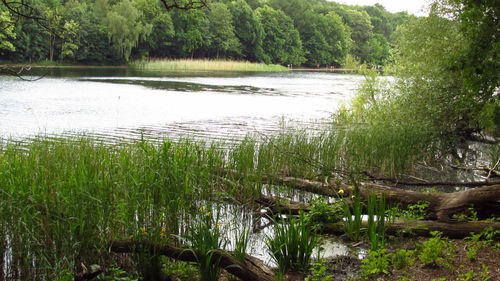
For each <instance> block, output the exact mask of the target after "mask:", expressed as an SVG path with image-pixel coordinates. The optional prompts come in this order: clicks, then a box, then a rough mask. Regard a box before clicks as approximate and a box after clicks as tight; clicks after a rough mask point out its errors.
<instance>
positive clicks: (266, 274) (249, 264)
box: [109, 240, 275, 281]
mask: <svg viewBox="0 0 500 281" xmlns="http://www.w3.org/2000/svg"><path fill="white" fill-rule="evenodd" d="M109 248H110V250H111V251H112V252H115V253H137V252H141V251H144V250H149V251H150V252H155V253H158V254H159V255H162V256H167V257H170V258H173V259H176V260H180V261H187V262H197V261H198V258H197V257H198V256H199V254H198V253H197V252H196V251H193V250H186V249H181V248H177V247H174V246H171V245H163V244H158V243H153V242H149V241H130V240H125V241H112V242H110V244H109ZM212 257H213V260H216V261H218V263H219V266H220V267H221V268H223V269H225V270H226V271H227V272H229V273H231V274H233V275H234V276H236V277H238V278H240V279H241V280H243V281H274V280H275V276H274V272H273V271H272V270H271V269H270V268H269V267H267V266H266V265H265V264H264V263H263V262H262V261H260V260H259V259H257V258H255V257H251V256H248V255H247V256H246V258H245V261H244V262H240V261H238V260H236V259H235V258H234V257H232V256H230V255H229V254H227V253H226V252H224V251H222V250H216V251H214V252H213V254H212Z"/></svg>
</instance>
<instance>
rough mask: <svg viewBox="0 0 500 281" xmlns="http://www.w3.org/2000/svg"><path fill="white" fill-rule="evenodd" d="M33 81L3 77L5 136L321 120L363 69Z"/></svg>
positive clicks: (204, 133) (132, 133)
mask: <svg viewBox="0 0 500 281" xmlns="http://www.w3.org/2000/svg"><path fill="white" fill-rule="evenodd" d="M34 71H35V73H32V74H33V75H35V76H36V75H46V76H45V77H44V78H43V79H41V80H38V81H35V82H28V81H22V80H20V79H18V78H16V77H6V76H3V77H0V136H2V137H3V138H16V139H19V138H30V137H32V136H35V135H40V134H41V135H75V134H77V135H80V134H85V135H89V136H94V137H98V138H104V139H106V140H123V139H125V140H126V139H137V138H140V137H145V138H152V139H161V138H164V137H173V138H177V137H184V136H190V137H194V138H209V139H211V138H217V139H230V140H231V139H238V138H241V137H243V136H245V135H247V134H249V133H254V134H270V133H272V132H274V131H277V130H279V129H280V128H281V127H282V126H283V123H285V124H286V125H288V126H294V127H300V126H311V125H312V124H315V125H317V124H320V123H321V122H325V121H326V119H327V118H328V117H329V116H330V115H331V113H333V112H335V111H336V110H337V109H338V108H339V106H341V105H342V104H345V103H346V102H348V101H349V100H350V99H351V98H352V96H353V94H354V92H355V91H356V89H357V84H358V83H359V82H360V81H362V80H363V79H364V78H363V76H359V75H348V74H334V73H325V72H286V73H266V72H259V73H248V72H247V73H245V72H175V73H158V72H139V71H133V70H129V69H123V68H117V69H100V68H94V69H92V68H85V69H78V68H71V69H36V70H34Z"/></svg>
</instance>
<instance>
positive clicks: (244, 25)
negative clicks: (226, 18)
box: [228, 0, 264, 61]
mask: <svg viewBox="0 0 500 281" xmlns="http://www.w3.org/2000/svg"><path fill="white" fill-rule="evenodd" d="M228 7H229V10H230V11H231V14H232V16H233V24H234V32H235V34H236V37H238V39H239V41H240V43H241V45H242V56H243V58H245V59H247V60H251V61H262V60H264V59H263V57H262V54H263V50H262V37H263V34H264V30H263V29H262V24H261V23H260V21H259V19H258V18H257V16H256V15H255V13H254V11H253V10H252V8H251V7H250V6H249V5H248V4H247V3H246V2H245V1H244V0H236V1H234V2H231V3H229V4H228ZM234 19H237V20H234Z"/></svg>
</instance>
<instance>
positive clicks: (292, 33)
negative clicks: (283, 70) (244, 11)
mask: <svg viewBox="0 0 500 281" xmlns="http://www.w3.org/2000/svg"><path fill="white" fill-rule="evenodd" d="M256 13H257V15H258V17H259V19H260V21H261V23H262V27H263V29H264V34H265V36H264V40H263V49H264V53H265V55H267V56H269V58H270V60H271V62H273V63H279V64H294V65H301V64H302V63H303V62H304V61H305V58H304V51H303V50H302V41H301V40H300V35H299V32H298V31H297V29H295V27H294V26H293V21H292V19H291V18H290V17H289V16H287V15H286V14H285V13H284V12H283V11H280V10H275V9H273V8H271V7H269V6H267V5H266V6H264V7H262V8H258V9H257V10H256Z"/></svg>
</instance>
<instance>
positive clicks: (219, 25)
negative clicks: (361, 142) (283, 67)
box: [0, 0, 408, 67]
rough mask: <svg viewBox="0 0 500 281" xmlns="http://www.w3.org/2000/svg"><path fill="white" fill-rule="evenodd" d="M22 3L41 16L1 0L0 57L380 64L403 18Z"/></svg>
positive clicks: (291, 7)
mask: <svg viewBox="0 0 500 281" xmlns="http://www.w3.org/2000/svg"><path fill="white" fill-rule="evenodd" d="M179 3H180V2H179ZM28 4H29V6H30V7H32V8H33V12H34V13H35V14H37V15H38V16H40V17H42V18H43V19H44V20H43V21H33V20H30V19H29V18H16V17H11V15H10V14H9V12H8V11H7V10H6V9H3V6H4V3H0V10H1V13H2V19H1V22H2V23H9V22H12V23H14V22H15V24H7V25H6V26H7V27H8V28H3V29H2V32H1V36H2V39H1V41H0V42H2V44H3V47H2V49H3V50H4V52H3V53H2V54H0V56H1V58H2V59H4V60H12V61H21V62H22V61H29V60H30V59H31V60H35V61H41V60H47V59H48V60H50V61H53V60H68V61H74V62H78V63H100V64H118V63H123V62H127V61H128V60H130V59H146V58H194V57H196V58H207V57H208V58H216V57H224V58H234V59H245V60H249V61H258V62H264V63H277V64H295V65H301V64H303V63H304V64H305V65H307V66H316V65H332V66H336V67H338V66H340V65H343V64H344V61H345V60H346V57H347V55H351V57H352V56H355V57H358V58H361V60H362V61H363V62H369V63H372V64H380V63H381V62H382V61H383V62H384V63H385V56H386V54H388V53H389V49H390V48H391V47H390V46H389V44H386V42H390V41H391V36H392V33H393V32H394V30H395V28H396V26H398V25H400V24H402V23H403V22H405V21H406V20H407V18H408V16H407V15H406V16H405V15H401V14H400V13H399V14H391V13H389V12H387V11H386V10H385V9H384V8H383V7H381V6H373V7H357V6H348V5H339V4H337V3H333V2H330V1H326V0H317V1H312V2H311V1H308V0H293V1H290V0H289V1H283V0H273V1H266V2H262V1H256V0H253V1H251V0H246V1H245V0H232V1H210V3H209V4H208V6H207V7H200V9H189V10H179V9H173V10H165V7H164V5H163V4H162V3H161V2H160V1H156V2H151V1H147V0H87V1H76V0H68V1H44V0H31V1H30V2H29V3H28ZM264 4H268V5H269V6H267V7H268V8H270V9H272V10H273V11H275V12H276V14H273V15H271V16H270V17H275V21H270V20H267V19H265V17H264V18H263V17H262V15H261V16H258V13H257V11H258V10H259V9H260V10H262V9H264V10H267V8H266V5H264ZM263 20H264V21H263ZM372 26H373V27H372ZM266 29H267V31H266ZM75 31H76V32H75ZM269 40H271V41H269ZM272 40H274V41H272ZM352 42H353V43H354V44H351V43H352ZM274 47H281V48H283V50H282V51H281V52H278V51H276V50H275V49H274ZM351 47H353V48H351ZM371 52H373V54H372V53H371Z"/></svg>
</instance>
